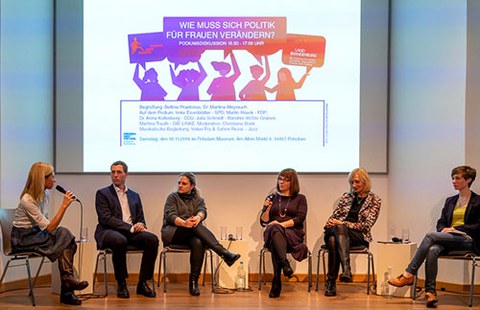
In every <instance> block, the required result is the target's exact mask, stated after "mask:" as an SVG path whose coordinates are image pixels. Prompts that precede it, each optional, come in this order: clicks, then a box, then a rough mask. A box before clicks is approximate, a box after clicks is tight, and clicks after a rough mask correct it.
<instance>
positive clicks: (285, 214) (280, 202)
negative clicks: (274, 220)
mask: <svg viewBox="0 0 480 310" xmlns="http://www.w3.org/2000/svg"><path fill="white" fill-rule="evenodd" d="M291 198H292V197H288V201H287V205H286V206H285V209H284V210H283V213H282V196H281V195H279V199H278V215H280V217H282V218H283V217H285V216H287V209H288V205H289V204H290V199H291Z"/></svg>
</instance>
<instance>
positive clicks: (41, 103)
mask: <svg viewBox="0 0 480 310" xmlns="http://www.w3.org/2000/svg"><path fill="white" fill-rule="evenodd" d="M52 20H53V1H52V0H22V1H15V0H6V1H3V0H2V1H0V68H1V69H0V206H1V207H2V208H14V207H16V205H17V203H18V196H19V195H20V193H21V191H22V189H23V185H24V184H25V178H26V175H27V173H28V170H29V169H30V165H31V164H32V163H33V162H35V161H47V162H52V161H53V139H52V137H53V92H52V90H53V31H52V30H53V24H52ZM2 265H3V263H2ZM34 265H35V263H34ZM15 269H19V270H15ZM45 269H48V268H45ZM2 270H3V267H2ZM24 275H25V272H24V270H21V269H20V268H14V269H12V270H11V271H9V277H8V278H7V281H8V280H10V279H16V278H19V277H20V278H23V277H24Z"/></svg>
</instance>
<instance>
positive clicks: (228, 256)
mask: <svg viewBox="0 0 480 310" xmlns="http://www.w3.org/2000/svg"><path fill="white" fill-rule="evenodd" d="M222 258H223V261H224V262H225V264H227V265H228V267H230V266H232V265H233V264H235V262H236V261H237V260H238V259H239V258H240V254H234V253H232V252H230V251H226V253H224V254H223V255H222Z"/></svg>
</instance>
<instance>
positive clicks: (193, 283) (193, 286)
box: [188, 276, 200, 296]
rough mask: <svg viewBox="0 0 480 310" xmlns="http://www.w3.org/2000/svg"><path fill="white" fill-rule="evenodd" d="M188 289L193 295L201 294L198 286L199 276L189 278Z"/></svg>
mask: <svg viewBox="0 0 480 310" xmlns="http://www.w3.org/2000/svg"><path fill="white" fill-rule="evenodd" d="M188 291H189V293H190V295H192V296H199V295H200V289H199V288H198V277H195V276H190V279H189V280H188Z"/></svg>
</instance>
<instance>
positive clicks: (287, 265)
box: [281, 259, 293, 278]
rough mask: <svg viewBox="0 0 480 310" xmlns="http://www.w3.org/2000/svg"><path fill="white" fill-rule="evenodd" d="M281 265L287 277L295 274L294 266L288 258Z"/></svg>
mask: <svg viewBox="0 0 480 310" xmlns="http://www.w3.org/2000/svg"><path fill="white" fill-rule="evenodd" d="M281 266H282V270H283V275H284V276H286V277H287V278H291V277H292V276H293V269H292V266H290V262H289V261H288V259H284V260H283V261H282V262H281Z"/></svg>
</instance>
